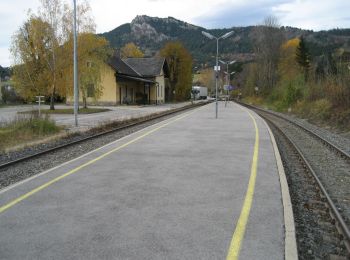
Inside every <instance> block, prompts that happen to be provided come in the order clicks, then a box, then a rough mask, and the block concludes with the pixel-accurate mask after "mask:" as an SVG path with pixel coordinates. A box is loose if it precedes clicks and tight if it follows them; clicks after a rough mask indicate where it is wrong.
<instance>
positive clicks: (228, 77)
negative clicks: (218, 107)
mask: <svg viewBox="0 0 350 260" xmlns="http://www.w3.org/2000/svg"><path fill="white" fill-rule="evenodd" d="M235 73H236V71H232V72H231V73H228V69H227V72H226V71H225V74H226V78H227V79H228V81H227V82H228V84H227V93H226V94H227V97H226V102H225V107H226V106H227V101H228V100H229V94H228V92H229V88H228V87H229V86H230V81H231V75H233V74H235ZM230 90H231V89H230Z"/></svg>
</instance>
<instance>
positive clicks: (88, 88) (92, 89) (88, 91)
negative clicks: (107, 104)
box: [86, 84, 95, 97]
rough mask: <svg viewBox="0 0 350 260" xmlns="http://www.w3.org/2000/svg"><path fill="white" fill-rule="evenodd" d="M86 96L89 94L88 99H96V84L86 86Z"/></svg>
mask: <svg viewBox="0 0 350 260" xmlns="http://www.w3.org/2000/svg"><path fill="white" fill-rule="evenodd" d="M86 94H87V97H94V96H95V85H94V84H88V85H87V86H86Z"/></svg>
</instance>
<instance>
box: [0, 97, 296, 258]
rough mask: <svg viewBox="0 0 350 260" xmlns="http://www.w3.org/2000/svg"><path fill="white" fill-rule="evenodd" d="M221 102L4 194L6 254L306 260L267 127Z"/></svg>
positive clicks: (2, 245)
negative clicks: (299, 255) (299, 251)
mask: <svg viewBox="0 0 350 260" xmlns="http://www.w3.org/2000/svg"><path fill="white" fill-rule="evenodd" d="M219 103H220V104H219V117H218V119H215V104H214V103H212V104H209V105H205V106H203V107H200V108H196V109H194V110H191V111H189V112H186V113H183V114H181V115H177V116H175V117H173V118H170V119H167V120H165V121H162V122H160V123H157V124H155V125H152V126H149V127H147V128H145V129H142V130H140V131H138V132H136V133H133V134H131V135H129V136H126V137H124V138H122V139H119V140H116V141H114V142H112V143H110V144H108V145H106V146H103V147H101V148H99V149H97V150H95V151H92V152H90V153H87V154H85V155H84V156H81V157H79V158H77V159H73V160H72V161H69V162H67V163H65V164H62V165H60V166H58V167H55V168H53V169H51V170H48V171H46V172H43V173H41V174H39V175H36V176H35V177H32V178H30V179H27V180H25V181H22V182H20V183H17V184H15V185H12V186H10V187H8V188H5V189H3V190H0V259H225V258H227V259H238V258H239V259H297V256H296V246H295V235H294V224H293V217H292V214H291V205H290V201H289V197H288V196H289V195H288V188H287V185H286V181H285V176H284V175H283V167H282V166H281V161H280V158H279V157H278V152H277V151H276V149H277V148H276V146H275V143H274V140H273V138H272V137H271V135H270V132H269V130H268V127H267V125H266V124H265V122H264V121H263V120H262V119H261V118H260V117H258V116H257V115H256V114H254V112H251V111H249V110H247V109H245V108H243V107H241V106H239V105H237V104H235V103H233V102H230V103H228V105H227V107H225V106H224V102H219Z"/></svg>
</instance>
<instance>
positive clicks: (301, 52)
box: [296, 37, 311, 81]
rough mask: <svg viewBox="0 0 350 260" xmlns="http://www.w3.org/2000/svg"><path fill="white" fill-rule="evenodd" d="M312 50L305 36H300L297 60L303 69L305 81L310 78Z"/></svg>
mask: <svg viewBox="0 0 350 260" xmlns="http://www.w3.org/2000/svg"><path fill="white" fill-rule="evenodd" d="M310 58H311V56H310V52H309V49H308V48H307V46H306V42H305V40H304V38H303V37H300V42H299V45H298V47H297V49H296V61H297V63H298V64H299V66H300V67H301V69H302V70H303V73H304V78H305V81H306V80H307V79H308V74H309V70H310V66H311V64H310Z"/></svg>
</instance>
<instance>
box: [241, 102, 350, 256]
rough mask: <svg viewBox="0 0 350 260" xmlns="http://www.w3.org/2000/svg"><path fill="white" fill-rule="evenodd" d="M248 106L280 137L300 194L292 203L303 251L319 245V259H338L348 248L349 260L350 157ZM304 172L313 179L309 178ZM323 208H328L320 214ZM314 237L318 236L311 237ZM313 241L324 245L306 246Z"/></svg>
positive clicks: (291, 178) (303, 130)
mask: <svg viewBox="0 0 350 260" xmlns="http://www.w3.org/2000/svg"><path fill="white" fill-rule="evenodd" d="M244 105H245V106H247V107H249V108H251V109H253V110H254V111H255V112H257V113H258V114H259V115H260V116H262V117H263V118H264V119H265V120H266V121H267V122H268V124H269V125H270V126H271V128H272V130H273V132H274V133H275V135H276V136H277V138H276V139H277V140H278V143H279V146H280V147H279V148H280V151H281V154H282V157H283V160H284V165H285V167H286V168H287V173H288V174H289V175H292V176H287V178H288V180H289V185H290V186H291V187H290V188H291V190H292V193H293V192H294V195H293V194H292V200H294V201H293V202H294V203H293V211H294V214H296V216H295V218H296V222H298V220H299V223H296V226H297V229H298V228H299V238H298V240H299V241H298V247H299V250H303V249H304V250H305V249H307V248H313V246H312V245H311V244H312V243H318V246H317V245H316V246H315V247H314V248H316V249H315V250H316V251H317V250H319V252H318V253H319V254H320V255H319V257H322V258H323V257H326V255H327V254H331V255H332V252H333V254H336V255H338V254H341V255H344V252H342V249H341V248H342V247H343V248H347V253H345V255H346V256H345V257H349V256H350V233H349V226H350V189H349V185H350V155H349V154H348V153H347V152H346V151H344V150H343V149H342V148H339V147H338V146H337V145H335V144H333V143H332V142H330V141H328V140H325V139H324V138H322V136H320V135H318V134H315V133H313V131H310V130H309V129H306V128H304V127H303V126H301V125H300V124H298V123H295V122H293V121H291V120H289V119H287V118H284V117H283V116H280V115H278V114H276V113H274V112H270V111H267V110H264V109H260V108H256V107H254V106H250V105H246V104H244ZM303 171H304V172H307V173H305V174H306V175H309V177H305V176H303V175H302V174H301V172H303ZM305 174H304V175H305ZM315 187H316V188H315ZM322 204H324V205H326V207H323V208H322V206H321V208H319V206H320V205H322ZM315 205H316V206H315ZM325 213H326V214H328V213H329V214H328V217H332V219H330V220H329V219H328V220H322V219H323V218H324V214H325ZM322 215H323V216H322ZM317 218H318V219H317ZM325 218H326V219H327V217H325ZM310 219H311V220H310ZM312 219H313V220H312ZM308 221H309V222H308ZM311 222H312V223H311ZM325 223H326V224H325ZM333 224H335V226H334V228H335V227H337V229H338V232H339V234H340V235H339V236H336V235H334V234H333V231H332V225H333ZM308 225H309V227H307V226H308ZM312 231H314V232H315V233H317V234H311V233H312ZM297 234H298V230H297ZM330 234H331V235H330ZM305 237H306V238H305ZM310 237H313V238H314V239H316V240H317V239H319V240H320V241H313V242H311V243H310V241H309V244H308V245H305V243H306V244H307V242H305V241H307V240H308V238H310ZM327 240H328V241H327ZM327 245H328V247H327ZM310 250H311V249H310ZM311 251H312V250H311ZM309 253H310V252H309ZM312 253H315V252H312ZM316 253H317V252H316ZM322 254H323V255H322ZM307 255H308V252H303V253H302V257H301V258H302V259H307V258H308V257H305V256H307ZM309 256H311V255H309ZM337 259H338V258H337ZM339 259H342V258H339ZM345 259H347V258H345Z"/></svg>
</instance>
